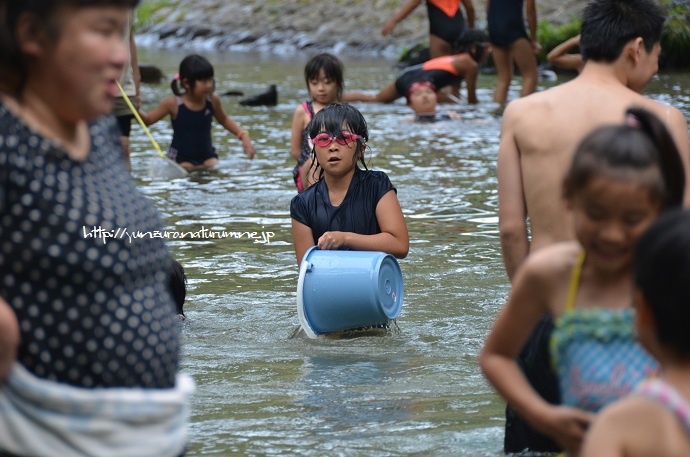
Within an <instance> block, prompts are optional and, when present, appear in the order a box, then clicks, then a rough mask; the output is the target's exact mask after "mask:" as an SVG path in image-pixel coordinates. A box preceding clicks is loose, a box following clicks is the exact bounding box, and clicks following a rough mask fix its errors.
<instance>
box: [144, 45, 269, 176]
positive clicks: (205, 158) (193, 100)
mask: <svg viewBox="0 0 690 457" xmlns="http://www.w3.org/2000/svg"><path fill="white" fill-rule="evenodd" d="M180 85H182V88H183V89H184V92H183V93H180ZM171 88H172V91H173V93H174V94H175V95H171V96H170V97H166V98H165V99H163V101H162V102H160V104H159V105H158V106H157V107H156V108H154V109H153V110H152V111H151V112H150V113H145V112H143V111H139V115H140V116H141V118H142V120H143V121H144V123H146V125H151V124H155V123H156V122H158V121H159V120H161V119H163V118H164V117H165V116H168V115H169V116H170V119H171V121H172V128H173V138H172V143H171V144H170V150H169V151H168V156H169V157H170V158H171V159H173V160H174V161H176V162H177V163H179V164H180V166H182V167H184V168H185V169H187V170H201V169H205V168H211V167H215V166H216V165H218V163H219V162H218V154H217V153H216V148H215V147H214V146H213V142H212V139H211V122H212V118H213V117H215V118H216V120H217V121H218V123H219V124H220V125H222V126H223V127H225V129H226V130H227V131H228V132H230V133H232V134H233V135H236V136H237V138H239V139H240V141H242V149H243V150H244V153H245V154H247V156H248V157H249V158H250V159H251V158H253V157H254V154H255V153H256V150H255V149H254V145H253V144H252V141H251V140H250V139H249V135H248V134H247V132H246V131H245V130H242V128H241V127H240V126H239V125H238V124H237V123H236V122H235V121H233V120H232V119H230V117H229V116H228V115H227V114H225V110H223V106H222V105H221V102H220V97H219V96H218V94H216V93H215V88H216V82H215V79H214V78H213V65H211V63H210V62H209V61H208V60H207V59H206V58H205V57H202V56H200V55H196V54H192V55H189V56H187V57H185V58H184V59H183V60H182V62H180V72H179V74H178V75H176V76H175V79H173V81H172V84H171Z"/></svg>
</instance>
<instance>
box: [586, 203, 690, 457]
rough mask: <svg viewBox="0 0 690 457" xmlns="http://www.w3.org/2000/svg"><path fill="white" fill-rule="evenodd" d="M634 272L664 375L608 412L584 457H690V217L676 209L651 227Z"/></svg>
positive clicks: (645, 337)
mask: <svg viewBox="0 0 690 457" xmlns="http://www.w3.org/2000/svg"><path fill="white" fill-rule="evenodd" d="M634 271H635V286H636V291H635V308H636V313H637V315H636V319H635V327H636V329H637V334H638V338H639V340H640V342H641V343H642V345H644V346H645V347H646V348H647V349H648V350H649V352H650V353H652V354H654V356H655V357H656V358H657V359H658V360H659V362H660V364H661V367H662V369H663V371H662V375H661V376H659V377H658V378H656V379H653V380H650V381H645V382H643V383H641V384H640V385H639V386H638V387H637V389H636V390H635V392H633V394H632V395H629V396H627V397H625V398H624V399H622V400H619V401H617V402H615V403H613V404H612V405H610V406H608V407H606V408H604V410H603V411H602V412H601V413H600V414H599V415H598V416H597V418H596V420H595V421H594V423H593V424H592V427H591V428H590V430H589V431H588V432H587V436H586V439H585V443H584V446H583V449H582V455H583V457H599V456H612V457H613V456H616V457H618V456H619V457H623V456H627V457H676V456H678V457H680V456H688V455H690V332H688V322H690V300H689V299H690V212H688V211H671V212H669V213H668V214H665V215H663V216H662V217H660V218H659V219H658V220H657V221H656V222H655V223H654V224H653V225H652V226H651V227H650V228H649V230H648V231H647V232H646V233H645V234H644V236H642V238H641V239H640V243H639V244H638V247H637V252H636V253H635V262H634Z"/></svg>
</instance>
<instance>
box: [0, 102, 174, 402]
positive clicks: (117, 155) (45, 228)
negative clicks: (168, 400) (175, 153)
mask: <svg viewBox="0 0 690 457" xmlns="http://www.w3.org/2000/svg"><path fill="white" fill-rule="evenodd" d="M89 133H90V136H91V142H92V149H91V152H90V153H89V156H88V158H87V159H86V160H84V161H75V160H72V159H71V158H69V157H68V156H67V154H66V153H65V152H64V151H63V150H61V149H60V148H58V147H57V146H56V145H55V144H54V143H52V142H50V141H49V140H47V139H45V138H43V137H41V136H40V135H38V134H37V133H35V132H34V131H33V130H31V129H30V128H28V127H27V126H26V125H25V124H24V123H23V122H22V121H21V120H19V119H18V118H17V117H16V116H15V115H14V114H13V113H12V112H10V111H9V110H8V109H7V108H6V107H5V106H4V105H2V104H0V296H2V298H3V299H4V300H5V301H7V302H8V303H9V304H10V307H11V308H12V309H13V310H14V312H15V314H16V316H17V319H18V321H19V326H20V339H21V340H20V346H19V354H18V361H19V362H20V363H21V364H22V365H24V366H25V367H26V368H27V369H28V370H29V371H31V372H32V373H34V374H35V375H36V376H38V377H40V378H45V379H49V380H53V381H56V382H62V383H67V384H71V385H75V386H80V387H146V388H168V387H172V386H174V383H175V374H176V372H177V369H178V354H179V340H178V335H177V321H176V319H175V306H174V302H173V300H172V296H171V294H170V291H169V289H168V279H167V274H166V271H167V266H168V263H169V262H170V258H169V254H168V252H167V249H166V247H165V245H164V243H163V241H162V240H161V239H152V238H143V239H132V240H131V241H130V239H128V238H127V237H124V238H117V239H116V238H114V237H113V238H108V239H104V238H103V237H99V236H97V235H98V233H102V232H106V231H107V232H111V231H112V232H111V233H116V232H117V230H118V229H119V230H120V231H121V232H122V231H123V230H125V229H126V230H128V231H129V232H132V231H141V232H148V231H152V230H159V229H160V221H159V219H158V216H157V214H156V210H155V208H154V207H153V206H152V205H151V204H150V203H149V202H148V201H147V200H146V199H145V197H143V196H142V195H141V194H140V193H139V192H138V191H137V189H136V188H135V186H134V184H133V183H132V182H131V180H130V177H129V173H128V172H127V170H126V168H125V165H124V161H123V160H122V158H121V152H120V149H119V145H118V143H117V142H118V141H119V137H118V134H117V130H116V127H115V122H114V120H113V119H112V118H102V119H99V120H98V121H95V122H93V123H91V124H90V125H89ZM99 230H101V232H99Z"/></svg>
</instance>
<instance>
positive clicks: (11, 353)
mask: <svg viewBox="0 0 690 457" xmlns="http://www.w3.org/2000/svg"><path fill="white" fill-rule="evenodd" d="M18 346H19V323H18V322H17V317H16V316H15V314H14V311H12V308H10V305H9V304H7V302H6V301H5V300H3V299H2V298H0V384H2V383H3V382H4V381H5V379H6V378H7V375H8V374H9V372H10V369H11V368H12V364H13V363H14V361H15V360H16V358H17V347H18Z"/></svg>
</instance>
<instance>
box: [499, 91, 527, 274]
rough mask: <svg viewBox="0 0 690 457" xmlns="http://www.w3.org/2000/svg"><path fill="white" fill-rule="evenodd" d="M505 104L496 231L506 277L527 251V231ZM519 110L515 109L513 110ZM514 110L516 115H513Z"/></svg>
mask: <svg viewBox="0 0 690 457" xmlns="http://www.w3.org/2000/svg"><path fill="white" fill-rule="evenodd" d="M510 108H511V105H510V104H509V105H508V107H507V108H506V111H505V112H504V114H503V122H502V124H501V142H500V146H499V149H498V163H497V174H498V233H499V237H500V241H501V251H502V253H503V264H504V265H505V269H506V272H507V273H508V278H510V279H511V280H512V279H513V276H515V271H516V270H517V268H518V266H519V265H520V263H522V261H523V260H524V259H525V257H527V254H528V253H529V246H530V241H529V238H528V235H527V206H526V203H525V197H524V187H523V182H522V167H521V164H520V150H519V149H518V146H517V143H516V141H515V137H514V134H513V130H512V123H513V120H512V115H511V114H512V111H511V109H510ZM517 114H519V113H517ZM517 114H516V115H517Z"/></svg>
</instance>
